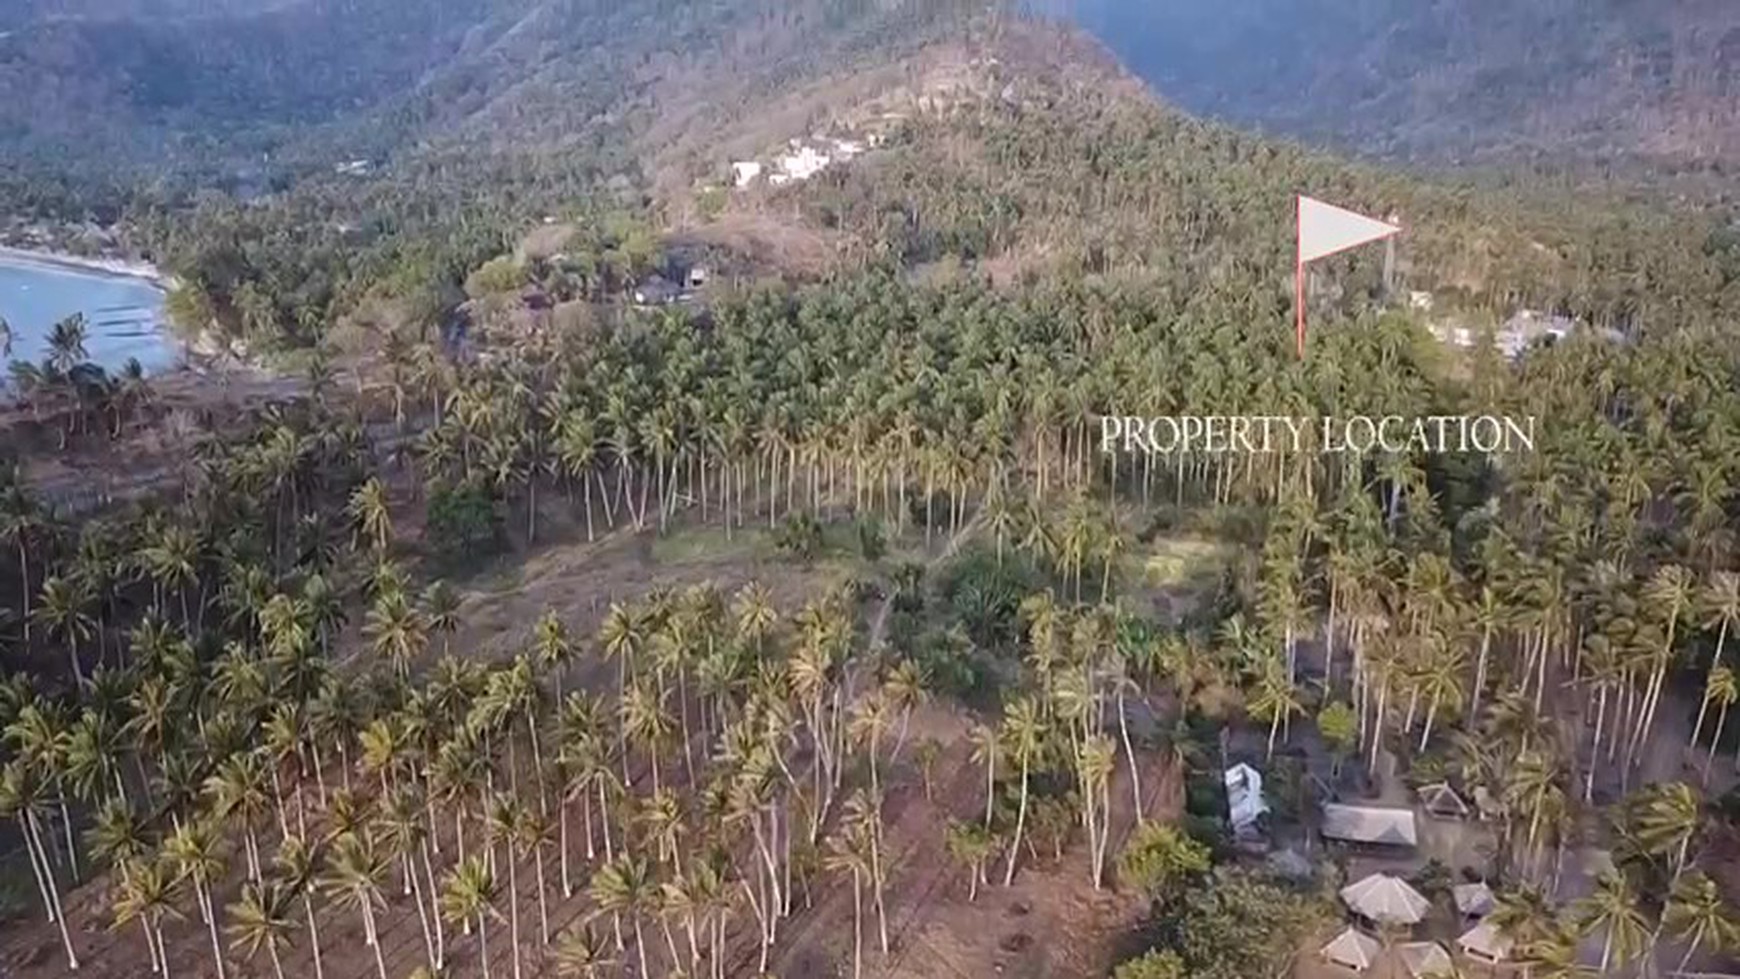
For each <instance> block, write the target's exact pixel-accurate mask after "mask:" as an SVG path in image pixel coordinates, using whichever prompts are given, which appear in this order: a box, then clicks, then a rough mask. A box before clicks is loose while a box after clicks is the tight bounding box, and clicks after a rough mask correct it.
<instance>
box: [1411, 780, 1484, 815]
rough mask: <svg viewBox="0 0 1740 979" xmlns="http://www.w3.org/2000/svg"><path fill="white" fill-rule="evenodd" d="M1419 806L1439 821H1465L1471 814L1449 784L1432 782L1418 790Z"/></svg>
mask: <svg viewBox="0 0 1740 979" xmlns="http://www.w3.org/2000/svg"><path fill="white" fill-rule="evenodd" d="M1420 805H1422V806H1424V807H1425V808H1426V813H1427V814H1428V815H1431V816H1436V817H1438V818H1439V819H1467V818H1468V817H1469V816H1470V815H1472V814H1473V811H1474V810H1473V809H1471V808H1469V805H1468V803H1467V802H1465V801H1464V800H1463V798H1462V797H1461V796H1460V795H1458V794H1456V790H1455V789H1453V788H1451V787H1450V783H1449V782H1434V783H1432V784H1431V785H1426V786H1422V787H1421V788H1420Z"/></svg>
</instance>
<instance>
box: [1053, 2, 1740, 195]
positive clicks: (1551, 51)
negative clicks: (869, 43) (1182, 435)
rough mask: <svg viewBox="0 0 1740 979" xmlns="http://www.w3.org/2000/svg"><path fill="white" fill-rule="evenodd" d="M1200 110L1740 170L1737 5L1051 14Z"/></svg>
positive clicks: (1405, 149)
mask: <svg viewBox="0 0 1740 979" xmlns="http://www.w3.org/2000/svg"><path fill="white" fill-rule="evenodd" d="M1038 6H1040V7H1044V8H1047V9H1050V10H1053V11H1056V12H1059V13H1061V14H1063V15H1065V16H1070V17H1074V18H1076V19H1077V20H1078V21H1079V22H1081V23H1083V24H1085V25H1087V26H1088V27H1089V28H1090V29H1092V30H1093V31H1094V32H1095V33H1096V34H1097V35H1098V36H1100V37H1101V38H1102V39H1104V40H1105V41H1106V43H1107V44H1109V45H1111V46H1112V47H1113V48H1114V49H1115V50H1116V51H1117V52H1118V54H1119V55H1120V56H1121V57H1123V58H1124V59H1125V60H1126V61H1127V62H1128V63H1129V64H1130V65H1131V66H1132V67H1133V68H1134V69H1135V70H1136V71H1138V72H1139V73H1141V74H1142V75H1143V76H1144V77H1145V78H1147V79H1148V80H1150V81H1151V82H1152V83H1153V84H1154V85H1155V86H1156V87H1157V88H1158V89H1159V91H1160V92H1162V93H1163V94H1164V95H1165V96H1167V97H1168V98H1171V99H1175V100H1177V101H1178V102H1179V103H1181V104H1182V105H1184V106H1185V107H1187V108H1189V109H1191V110H1193V111H1197V112H1204V113H1209V114H1213V115H1218V116H1222V117H1224V118H1226V119H1228V120H1232V121H1236V122H1239V123H1243V124H1256V125H1261V126H1263V127H1265V128H1271V129H1274V130H1277V131H1280V132H1284V133H1290V134H1296V135H1300V136H1305V137H1309V138H1312V139H1316V140H1323V141H1329V142H1334V143H1337V144H1341V145H1347V146H1353V147H1357V148H1360V149H1363V150H1368V151H1372V152H1377V153H1381V154H1395V155H1403V156H1420V157H1424V158H1426V159H1431V160H1437V161H1445V160H1464V161H1466V160H1482V161H1488V162H1491V161H1495V160H1504V159H1510V160H1516V159H1518V158H1519V157H1520V158H1530V157H1533V158H1538V159H1540V160H1541V161H1543V162H1546V163H1548V164H1551V165H1555V166H1560V167H1563V166H1567V165H1571V164H1581V163H1588V162H1591V161H1592V160H1598V159H1601V158H1604V157H1605V158H1613V159H1617V160H1628V159H1629V160H1635V159H1637V158H1639V157H1642V158H1643V159H1645V160H1647V161H1649V162H1651V163H1654V164H1656V165H1661V164H1663V163H1668V162H1673V163H1690V162H1696V161H1702V162H1709V161H1726V162H1732V161H1733V160H1734V159H1735V157H1736V154H1740V136H1737V135H1736V134H1740V125H1737V123H1740V8H1737V7H1736V6H1735V5H1734V4H1731V3H1725V2H1723V0H1673V2H1659V3H1637V2H1630V0H1541V2H1530V3H1512V2H1508V0H1433V2H1420V0H1305V2H1295V0H1232V2H1204V0H1181V2H1169V3H1148V2H1145V0H1055V2H1054V0H1044V2H1041V3H1040V4H1038Z"/></svg>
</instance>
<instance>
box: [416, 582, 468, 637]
mask: <svg viewBox="0 0 1740 979" xmlns="http://www.w3.org/2000/svg"><path fill="white" fill-rule="evenodd" d="M422 605H423V607H422V610H421V611H422V613H423V621H424V622H425V623H426V624H427V626H428V628H429V631H430V632H434V633H438V634H440V636H441V655H442V656H446V655H447V652H448V650H447V641H448V639H449V637H451V636H452V635H453V633H455V632H457V631H458V630H459V592H457V591H455V590H454V588H453V586H452V585H449V584H448V583H447V582H446V581H445V580H443V579H438V580H436V581H433V582H430V583H429V587H427V588H425V589H423V602H422Z"/></svg>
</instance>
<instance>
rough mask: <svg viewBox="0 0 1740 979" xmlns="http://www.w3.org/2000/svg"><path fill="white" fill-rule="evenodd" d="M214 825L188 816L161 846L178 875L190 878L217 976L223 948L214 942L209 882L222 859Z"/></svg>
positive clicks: (215, 920)
mask: <svg viewBox="0 0 1740 979" xmlns="http://www.w3.org/2000/svg"><path fill="white" fill-rule="evenodd" d="M218 836H219V834H218V827H217V826H215V825H214V824H213V823H212V822H210V821H209V820H207V819H191V820H188V821H187V822H185V823H182V824H181V826H180V827H178V828H177V829H176V831H175V832H174V833H173V834H172V835H171V836H170V837H169V840H168V841H167V842H166V843H165V844H164V850H165V852H166V853H168V854H169V857H170V859H171V860H174V861H175V865H176V867H177V871H178V873H179V874H180V875H181V877H182V879H184V880H190V881H192V882H193V894H194V900H195V901H196V902H197V903H198V905H199V911H200V917H202V918H204V919H205V923H206V927H207V928H208V929H210V931H211V955H212V961H213V962H215V963H216V964H217V974H218V979H224V976H225V974H226V971H225V967H224V950H223V946H222V945H221V944H220V943H219V942H218V916H217V909H216V908H215V907H214V906H213V902H212V890H211V889H212V884H214V883H216V882H217V881H218V880H219V879H221V878H222V876H223V868H224V862H223V858H222V857H221V856H219V855H218Z"/></svg>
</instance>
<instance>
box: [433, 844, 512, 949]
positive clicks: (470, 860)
mask: <svg viewBox="0 0 1740 979" xmlns="http://www.w3.org/2000/svg"><path fill="white" fill-rule="evenodd" d="M495 892H496V886H495V875H494V874H491V873H490V871H489V864H488V862H487V861H486V860H485V859H484V857H483V856H482V855H481V854H472V855H471V856H469V857H466V858H465V859H464V860H461V861H460V862H459V866H457V867H455V868H454V869H453V871H452V872H451V873H449V874H448V875H447V879H446V880H445V881H443V883H442V885H441V916H442V917H444V918H446V919H447V921H448V923H449V924H455V925H463V926H466V927H470V925H471V923H472V922H476V923H477V948H478V956H479V958H480V959H481V961H482V964H483V977H484V979H489V976H490V972H489V921H490V919H492V918H493V919H495V920H496V921H500V920H501V912H499V911H497V910H496V909H495V896H496V894H495Z"/></svg>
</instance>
